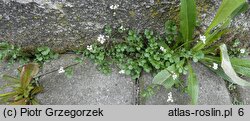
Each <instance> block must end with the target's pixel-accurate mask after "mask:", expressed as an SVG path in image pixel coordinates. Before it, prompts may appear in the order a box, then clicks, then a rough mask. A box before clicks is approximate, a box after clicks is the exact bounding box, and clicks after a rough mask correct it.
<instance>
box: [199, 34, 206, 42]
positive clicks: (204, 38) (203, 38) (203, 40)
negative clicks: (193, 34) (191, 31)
mask: <svg viewBox="0 0 250 121" xmlns="http://www.w3.org/2000/svg"><path fill="white" fill-rule="evenodd" d="M200 40H201V41H202V42H203V44H206V40H207V39H206V36H202V35H200Z"/></svg>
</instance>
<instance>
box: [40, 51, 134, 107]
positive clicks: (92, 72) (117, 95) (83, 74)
mask: <svg viewBox="0 0 250 121" xmlns="http://www.w3.org/2000/svg"><path fill="white" fill-rule="evenodd" d="M74 58H75V56H73V55H72V56H71V55H65V56H62V57H60V59H58V60H54V61H52V62H49V63H46V64H45V65H44V69H43V72H49V71H50V70H51V69H52V68H59V67H60V66H65V65H68V64H70V63H72V62H73V61H72V60H73V59H74ZM113 70H114V71H113V73H112V74H110V75H103V74H102V73H101V72H99V71H98V70H97V69H96V68H95V65H94V64H93V63H91V62H90V61H88V60H86V61H85V62H84V64H83V65H77V66H75V67H74V75H73V77H72V78H67V77H66V76H65V75H64V74H59V73H58V72H55V73H51V74H49V75H46V76H44V77H42V78H41V80H40V83H41V84H42V85H43V86H44V88H45V89H44V93H41V94H39V95H38V96H37V98H38V99H39V101H40V103H41V104H44V105H66V104H67V105H118V104H119V105H131V104H133V81H132V80H131V79H130V78H129V77H125V76H123V75H120V74H118V71H117V70H115V69H113Z"/></svg>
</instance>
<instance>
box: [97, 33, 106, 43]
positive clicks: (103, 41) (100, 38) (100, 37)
mask: <svg viewBox="0 0 250 121" xmlns="http://www.w3.org/2000/svg"><path fill="white" fill-rule="evenodd" d="M97 41H98V42H100V43H101V44H103V43H105V41H106V39H105V36H104V35H102V34H100V35H99V36H98V38H97Z"/></svg>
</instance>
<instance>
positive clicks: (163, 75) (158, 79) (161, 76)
mask: <svg viewBox="0 0 250 121" xmlns="http://www.w3.org/2000/svg"><path fill="white" fill-rule="evenodd" d="M170 76H171V74H170V73H169V72H168V71H167V70H162V71H160V72H159V73H158V74H157V75H156V76H155V77H154V79H153V84H159V85H162V84H163V83H164V81H166V80H167V79H168V78H169V77H170Z"/></svg>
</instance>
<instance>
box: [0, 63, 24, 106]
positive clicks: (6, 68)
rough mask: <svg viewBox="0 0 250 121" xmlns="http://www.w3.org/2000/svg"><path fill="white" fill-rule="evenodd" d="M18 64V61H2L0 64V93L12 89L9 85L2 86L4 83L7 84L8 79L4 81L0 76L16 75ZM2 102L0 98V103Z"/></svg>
mask: <svg viewBox="0 0 250 121" xmlns="http://www.w3.org/2000/svg"><path fill="white" fill-rule="evenodd" d="M19 66H20V64H18V63H14V64H13V65H10V64H8V63H5V62H4V63H1V64H0V94H3V93H8V92H10V91H12V89H11V88H9V87H6V88H2V87H4V86H5V85H7V84H9V83H8V81H6V80H4V79H3V78H2V76H3V75H5V74H6V75H10V76H13V77H17V76H18V71H17V68H18V67H19ZM2 103H3V102H1V100H0V104H2Z"/></svg>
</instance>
